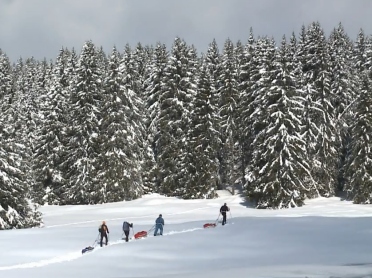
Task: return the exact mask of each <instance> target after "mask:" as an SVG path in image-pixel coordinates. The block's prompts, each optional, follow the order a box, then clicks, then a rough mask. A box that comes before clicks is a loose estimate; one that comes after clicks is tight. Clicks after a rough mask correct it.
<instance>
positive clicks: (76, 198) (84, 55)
mask: <svg viewBox="0 0 372 278" xmlns="http://www.w3.org/2000/svg"><path fill="white" fill-rule="evenodd" d="M74 78H75V79H74V80H73V81H72V84H71V85H72V86H71V87H72V90H73V91H72V92H71V93H72V94H71V101H72V111H71V114H72V119H71V122H70V124H71V129H70V130H69V131H68V135H67V136H68V142H69V144H68V146H67V148H68V149H67V151H68V156H69V157H68V161H67V162H66V166H67V167H68V169H69V172H68V173H67V175H66V179H67V184H66V188H65V189H64V190H65V192H66V194H65V197H64V199H65V202H66V203H67V204H96V203H101V202H102V201H103V199H104V198H103V192H102V191H103V185H102V184H100V183H99V182H100V180H99V179H97V176H96V172H97V169H98V167H99V165H100V162H99V157H100V152H101V149H100V143H101V142H99V139H100V124H99V123H100V120H101V109H102V72H101V69H100V68H99V67H98V56H97V50H96V49H95V46H94V44H93V43H92V42H91V41H87V42H86V43H85V44H84V46H83V49H82V51H81V54H80V57H79V60H78V64H77V67H76V76H74Z"/></svg>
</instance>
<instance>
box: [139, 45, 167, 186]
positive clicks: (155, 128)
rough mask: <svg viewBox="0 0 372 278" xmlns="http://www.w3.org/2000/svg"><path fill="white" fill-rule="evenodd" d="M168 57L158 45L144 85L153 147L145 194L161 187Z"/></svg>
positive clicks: (149, 157) (150, 143) (149, 159)
mask: <svg viewBox="0 0 372 278" xmlns="http://www.w3.org/2000/svg"><path fill="white" fill-rule="evenodd" d="M168 56H169V54H168V51H167V48H166V46H165V44H160V43H158V44H157V46H156V47H155V50H154V52H153V56H152V59H151V63H150V64H149V65H148V69H147V72H148V77H147V79H146V80H145V84H144V86H145V95H146V102H145V103H146V112H147V117H146V119H147V122H146V133H147V140H148V142H149V146H150V147H151V150H150V151H149V153H150V154H152V155H153V157H151V156H148V160H146V164H145V165H144V167H145V168H147V169H149V170H147V173H148V174H149V175H148V176H145V177H144V190H145V193H147V192H152V191H157V190H158V188H159V186H160V180H159V171H158V166H157V159H158V157H157V156H158V150H157V148H156V145H157V144H156V141H157V140H158V138H159V115H160V102H159V98H160V94H161V82H162V80H163V78H164V77H165V71H164V69H165V67H166V65H167V63H168ZM146 178H147V179H146ZM146 184H147V185H146ZM152 187H153V188H152Z"/></svg>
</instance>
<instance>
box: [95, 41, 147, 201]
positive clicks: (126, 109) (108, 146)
mask: <svg viewBox="0 0 372 278" xmlns="http://www.w3.org/2000/svg"><path fill="white" fill-rule="evenodd" d="M119 67H120V54H119V53H118V51H117V50H116V48H115V47H114V48H113V50H112V53H111V56H110V58H109V66H108V73H107V76H106V78H105V79H104V104H103V107H102V114H101V115H102V120H101V122H100V129H101V132H100V134H101V135H100V142H101V144H102V145H101V153H100V159H99V162H100V163H101V164H100V166H99V167H98V171H97V177H98V179H99V180H100V181H99V183H100V184H101V185H102V187H101V188H100V189H99V190H100V191H101V194H102V197H103V199H102V201H103V202H117V201H122V200H131V199H134V198H136V197H139V196H140V195H141V191H140V190H139V189H140V188H141V184H140V181H139V180H138V177H137V172H138V169H137V163H138V162H137V157H136V156H135V152H133V151H132V149H131V146H132V145H133V133H132V131H133V126H132V123H131V120H130V119H129V117H128V116H130V110H131V106H132V104H131V99H130V96H129V95H128V91H127V90H125V86H124V84H123V76H122V75H121V73H120V71H119Z"/></svg>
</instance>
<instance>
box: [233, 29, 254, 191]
mask: <svg viewBox="0 0 372 278" xmlns="http://www.w3.org/2000/svg"><path fill="white" fill-rule="evenodd" d="M254 51H255V39H254V35H253V30H252V28H251V30H250V36H249V39H248V41H247V43H246V45H245V46H244V49H243V53H241V57H240V58H239V60H240V63H239V71H238V90H239V95H240V105H239V110H238V113H237V117H238V120H237V123H238V130H239V136H238V142H239V145H240V148H241V153H242V154H241V157H240V165H241V170H240V171H241V176H242V177H241V179H242V181H241V183H242V184H243V185H246V183H247V181H246V179H245V175H246V168H247V167H248V165H249V162H250V161H251V160H252V151H253V149H252V148H251V145H252V144H253V140H254V137H255V134H254V131H253V126H254V120H253V119H252V118H251V115H252V113H253V112H254V111H253V110H252V109H250V108H253V105H252V103H253V102H254V94H253V90H252V88H253V87H254V81H252V75H253V72H254V70H255V61H254V60H255V58H254Z"/></svg>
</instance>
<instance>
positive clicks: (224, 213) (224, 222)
mask: <svg viewBox="0 0 372 278" xmlns="http://www.w3.org/2000/svg"><path fill="white" fill-rule="evenodd" d="M228 211H230V208H229V207H228V206H227V205H226V203H225V204H224V205H223V206H222V207H221V208H220V213H221V214H222V217H223V218H222V225H225V224H226V212H228Z"/></svg>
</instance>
